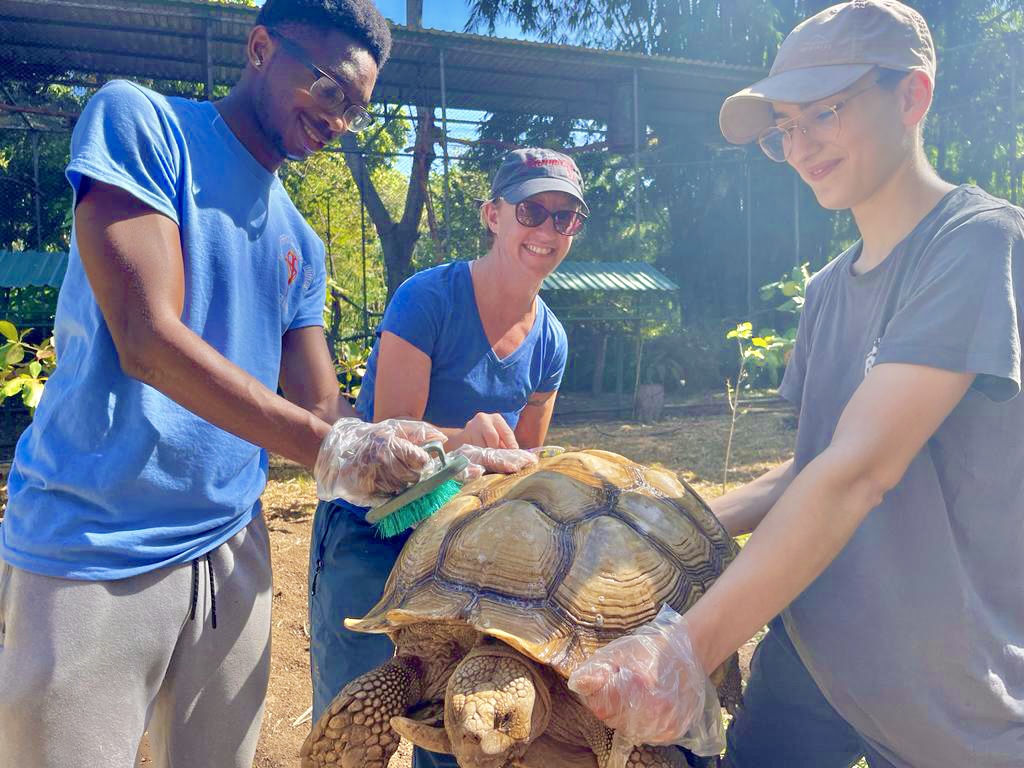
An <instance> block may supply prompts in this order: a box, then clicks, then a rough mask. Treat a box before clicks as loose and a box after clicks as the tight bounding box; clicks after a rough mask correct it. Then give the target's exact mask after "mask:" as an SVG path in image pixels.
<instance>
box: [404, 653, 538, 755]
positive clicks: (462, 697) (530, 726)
mask: <svg viewBox="0 0 1024 768" xmlns="http://www.w3.org/2000/svg"><path fill="white" fill-rule="evenodd" d="M550 716H551V695H550V692H549V690H548V685H547V683H546V682H545V680H544V675H543V674H542V673H541V671H540V669H539V668H538V666H537V665H536V664H535V663H533V662H532V661H530V660H529V659H527V658H526V657H525V656H523V655H522V654H520V653H518V652H517V651H514V650H513V649H512V648H510V647H508V646H507V645H504V644H503V643H499V642H496V641H494V640H492V639H490V638H484V639H483V640H481V642H480V644H479V645H477V646H476V647H475V648H473V649H472V650H471V651H470V652H469V653H468V654H467V655H466V656H465V658H463V659H462V661H460V662H459V664H458V666H456V667H455V670H454V671H453V672H452V675H451V677H450V678H449V680H448V688H447V690H446V691H445V698H444V728H443V729H442V728H438V727H431V726H430V725H428V724H426V723H423V722H419V723H416V722H413V721H411V720H409V719H406V718H394V719H393V720H392V721H391V722H392V725H393V726H394V727H395V729H396V730H397V731H398V732H399V733H400V734H401V735H402V736H405V737H406V738H407V739H409V740H410V741H412V742H413V744H416V745H417V746H421V747H425V748H427V749H430V750H432V751H435V752H447V753H449V754H453V755H455V758H456V759H457V760H458V762H459V765H461V766H464V768H503V766H507V765H511V764H512V762H513V761H514V760H518V759H519V758H521V757H522V756H523V755H524V754H525V753H526V750H527V749H529V747H530V745H531V744H532V743H533V741H534V740H535V739H536V738H537V737H538V736H540V735H541V734H542V733H543V732H544V730H545V728H547V725H548V720H549V719H550Z"/></svg>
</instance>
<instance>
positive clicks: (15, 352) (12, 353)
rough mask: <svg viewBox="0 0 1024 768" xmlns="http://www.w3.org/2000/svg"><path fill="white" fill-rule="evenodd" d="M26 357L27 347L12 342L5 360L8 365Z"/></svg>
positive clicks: (15, 363)
mask: <svg viewBox="0 0 1024 768" xmlns="http://www.w3.org/2000/svg"><path fill="white" fill-rule="evenodd" d="M24 359H25V348H24V347H23V346H21V344H11V346H10V347H8V349H7V354H6V355H4V362H5V363H6V364H7V365H17V364H18V363H20V362H21V361H22V360H24Z"/></svg>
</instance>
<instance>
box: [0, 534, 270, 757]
mask: <svg viewBox="0 0 1024 768" xmlns="http://www.w3.org/2000/svg"><path fill="white" fill-rule="evenodd" d="M197 564H198V571H197V572H196V576H197V579H196V583H195V586H196V587H197V595H196V598H195V605H196V611H195V619H192V618H191V613H192V611H191V608H192V605H193V575H194V566H193V565H192V564H185V565H180V566H173V567H169V568H164V569H161V570H158V571H154V572H151V573H146V574H143V575H141V576H135V577H132V578H129V579H123V580H118V581H75V580H69V579H58V578H51V577H48V576H39V575H37V574H33V573H29V572H27V571H24V570H21V569H18V568H14V567H12V566H10V565H9V564H7V563H4V562H3V561H0V768H100V767H101V766H102V768H132V766H133V765H134V764H135V755H136V752H137V750H138V747H139V742H140V741H141V739H142V734H143V732H144V731H145V730H146V729H147V728H148V729H149V739H150V747H151V752H152V757H153V763H154V766H155V768H186V767H187V768H233V767H236V768H250V766H251V765H252V761H253V756H254V754H255V752H256V741H257V739H258V737H259V731H260V722H261V720H262V718H263V700H264V696H265V694H266V689H267V679H268V676H269V672H270V602H271V577H270V548H269V542H268V538H267V529H266V526H265V525H264V523H263V520H262V518H257V519H256V520H254V521H253V522H252V523H250V524H249V526H248V527H247V528H245V529H243V530H242V531H241V532H239V533H238V534H237V535H235V537H234V538H232V539H231V540H230V541H228V542H225V543H224V544H223V545H221V546H220V547H219V548H218V549H217V550H215V551H214V552H212V553H211V555H210V558H209V560H207V559H206V558H205V557H204V558H201V559H200V560H198V561H197ZM210 566H212V569H213V576H214V585H213V586H214V591H213V592H212V593H211V584H210V573H209V568H210ZM211 594H212V595H213V596H214V598H215V601H216V618H217V628H216V629H214V628H213V626H212V618H213V616H212V610H211V609H212V608H213V605H212V601H211Z"/></svg>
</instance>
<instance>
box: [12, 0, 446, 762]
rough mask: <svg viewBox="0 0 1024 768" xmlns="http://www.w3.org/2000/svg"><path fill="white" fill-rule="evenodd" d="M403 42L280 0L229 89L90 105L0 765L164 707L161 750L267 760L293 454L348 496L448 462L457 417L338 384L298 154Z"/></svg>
mask: <svg viewBox="0 0 1024 768" xmlns="http://www.w3.org/2000/svg"><path fill="white" fill-rule="evenodd" d="M389 49H390V33H389V30H388V26H387V22H386V21H385V20H384V19H383V18H382V17H381V15H380V14H379V13H378V11H377V10H376V9H375V8H374V6H373V5H372V3H371V2H370V0H319V1H318V0H268V2H267V3H266V4H265V5H264V6H263V8H262V10H261V12H260V15H259V17H258V19H257V23H256V26H254V28H253V29H252V31H251V32H250V34H249V38H248V42H247V45H246V57H247V61H246V68H245V71H244V73H243V75H242V77H241V79H240V80H239V82H238V84H237V85H236V86H235V87H234V88H233V89H232V91H231V92H230V94H229V95H228V96H227V97H225V98H224V99H222V100H220V101H218V102H215V103H196V102H191V101H186V100H184V99H178V98H164V97H162V96H160V95H158V94H156V93H154V92H152V91H150V90H147V89H145V88H142V87H139V86H137V85H135V84H133V83H129V82H125V81H115V82H112V83H110V84H108V85H107V86H105V87H104V88H102V89H101V90H100V91H99V92H98V93H97V94H96V95H95V96H94V97H93V98H92V99H91V100H90V102H89V104H88V105H87V106H86V108H85V110H84V111H83V113H82V115H81V118H80V119H79V121H78V124H77V126H76V128H75V131H74V134H73V136H72V142H71V161H70V163H69V165H68V167H67V177H68V180H69V182H70V183H71V186H72V188H73V190H74V193H75V199H74V204H75V217H74V231H73V236H72V246H71V253H70V259H69V266H68V272H67V277H66V279H65V282H64V284H63V287H62V289H61V293H60V298H59V301H58V307H57V316H56V341H57V349H58V352H59V357H60V362H59V365H58V366H57V369H56V371H55V372H54V374H53V376H52V378H51V379H50V381H49V383H48V385H47V387H46V392H45V394H44V395H43V398H42V401H41V403H40V405H39V408H38V411H37V412H36V418H35V420H34V422H33V424H32V425H31V426H30V427H29V429H28V430H27V431H26V432H25V434H24V435H23V436H22V438H21V440H20V441H19V444H18V447H17V451H16V455H15V460H14V465H13V467H12V469H11V474H10V484H9V491H10V502H9V505H8V508H7V513H6V519H5V520H4V523H3V526H2V527H0V767H2V768H14V767H15V766H16V767H17V768H49V767H50V766H72V765H74V766H79V765H80V766H130V765H132V764H133V763H134V760H135V755H136V751H137V749H138V746H139V743H140V740H141V738H142V734H143V731H144V730H146V729H147V727H148V729H149V733H150V739H151V746H152V751H153V758H154V761H155V763H156V764H157V765H164V766H170V765H178V766H196V767H197V768H202V767H204V766H209V767H211V768H225V767H228V766H238V768H242V767H243V766H246V767H248V766H250V765H251V764H252V760H253V755H254V752H255V747H256V740H257V737H258V734H259V730H260V721H261V717H262V711H263V699H264V694H265V691H266V684H267V677H268V670H269V656H270V621H269V618H270V603H271V599H270V595H271V592H270V586H271V575H270V554H269V550H268V543H267V532H266V528H265V527H264V525H263V523H262V521H261V519H260V505H259V496H260V493H261V492H262V490H263V487H264V485H265V482H266V479H267V454H268V451H274V452H275V453H278V454H280V455H282V456H285V457H287V458H289V459H292V460H294V461H297V462H299V463H301V464H303V465H304V466H307V467H311V468H313V467H314V465H315V470H314V475H315V476H316V479H317V485H318V493H319V494H320V495H321V496H323V497H325V498H334V497H335V496H337V495H346V496H351V497H355V498H362V497H363V496H373V495H382V494H389V493H394V492H396V491H397V490H400V489H402V488H403V487H405V485H406V484H407V483H408V482H410V481H412V480H414V479H416V478H418V476H419V472H420V471H421V470H422V469H423V468H424V466H425V465H426V463H427V461H428V457H427V455H426V453H425V452H424V451H423V450H422V449H421V448H419V447H418V444H420V443H422V442H423V441H424V440H426V439H432V438H437V437H441V435H440V433H438V432H436V430H433V428H430V427H427V426H426V425H423V424H418V423H414V422H391V423H390V424H385V425H365V424H362V423H361V422H359V420H358V419H356V418H353V416H354V414H353V411H352V409H351V408H350V407H349V406H348V405H347V403H346V402H345V401H344V400H343V399H342V398H341V397H340V396H339V390H338V385H337V381H336V378H335V374H334V368H333V365H332V363H331V358H330V355H329V353H328V349H327V345H326V343H325V338H324V333H323V328H322V309H323V301H324V290H325V265H324V246H323V244H322V243H321V242H320V240H319V239H318V238H317V236H316V235H315V234H314V232H313V231H312V229H311V228H310V227H309V225H308V224H307V223H306V222H305V221H304V220H303V218H302V216H301V215H300V214H299V212H298V211H297V210H296V209H295V207H294V206H293V204H292V202H291V201H290V200H289V198H288V195H287V193H286V192H285V190H284V188H283V187H282V186H281V183H280V181H279V180H278V178H277V175H276V173H275V172H276V170H277V169H278V168H279V167H280V165H281V164H282V162H283V161H284V160H285V159H286V158H290V159H296V160H301V159H302V158H304V157H306V156H308V155H310V154H311V153H313V152H315V151H317V150H320V149H322V148H323V147H324V146H325V145H326V144H328V143H329V142H331V141H333V140H335V139H337V138H338V137H340V136H341V135H342V134H343V133H345V132H346V131H347V130H351V131H358V130H361V129H363V128H365V127H367V125H369V124H370V123H371V122H372V118H371V117H370V115H369V113H368V112H367V109H366V106H367V104H368V101H369V98H370V94H371V92H372V90H373V86H374V83H375V81H376V77H377V72H378V68H379V67H380V66H381V65H382V64H383V63H384V61H385V60H386V58H387V55H388V52H389ZM278 387H280V389H281V391H282V392H283V393H284V396H283V397H282V396H279V395H278V394H276V390H277V389H278ZM332 424H333V425H334V426H333V427H332ZM360 437H364V438H365V437H369V438H371V439H363V440H360V439H359V438H360ZM395 438H397V440H396V439H395ZM367 469H372V470H373V471H366V470H367Z"/></svg>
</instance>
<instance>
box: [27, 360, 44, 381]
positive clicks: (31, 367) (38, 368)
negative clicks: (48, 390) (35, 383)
mask: <svg viewBox="0 0 1024 768" xmlns="http://www.w3.org/2000/svg"><path fill="white" fill-rule="evenodd" d="M28 372H29V373H30V374H31V375H32V378H34V379H38V378H39V374H40V373H42V372H43V366H42V365H40V364H39V362H38V361H36V360H33V361H32V362H31V363H29V364H28Z"/></svg>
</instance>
